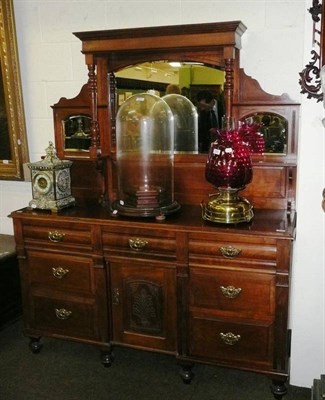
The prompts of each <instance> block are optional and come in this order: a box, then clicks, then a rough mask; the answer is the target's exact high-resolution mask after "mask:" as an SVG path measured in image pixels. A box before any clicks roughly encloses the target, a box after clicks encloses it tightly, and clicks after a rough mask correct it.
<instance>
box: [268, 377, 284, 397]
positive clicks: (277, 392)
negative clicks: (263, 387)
mask: <svg viewBox="0 0 325 400" xmlns="http://www.w3.org/2000/svg"><path fill="white" fill-rule="evenodd" d="M271 392H272V394H273V396H274V398H275V399H277V400H281V399H282V397H283V396H285V395H286V394H287V392H288V389H287V387H286V385H285V383H284V382H283V381H276V380H273V381H272V385H271Z"/></svg>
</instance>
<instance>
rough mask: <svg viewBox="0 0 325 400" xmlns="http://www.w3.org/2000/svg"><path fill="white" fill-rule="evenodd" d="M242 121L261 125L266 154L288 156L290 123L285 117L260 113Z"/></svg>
mask: <svg viewBox="0 0 325 400" xmlns="http://www.w3.org/2000/svg"><path fill="white" fill-rule="evenodd" d="M242 121H245V122H247V123H252V122H254V123H257V124H260V125H261V128H260V132H261V133H262V135H263V137H264V141H265V153H268V154H270V153H271V154H281V155H285V154H287V140H288V121H287V120H286V119H285V118H284V117H282V116H281V115H279V114H275V113H269V112H259V113H254V114H252V115H248V116H246V117H245V118H242Z"/></svg>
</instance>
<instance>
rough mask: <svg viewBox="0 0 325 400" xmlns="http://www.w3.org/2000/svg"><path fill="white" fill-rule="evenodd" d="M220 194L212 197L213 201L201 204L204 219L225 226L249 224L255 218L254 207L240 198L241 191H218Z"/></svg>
mask: <svg viewBox="0 0 325 400" xmlns="http://www.w3.org/2000/svg"><path fill="white" fill-rule="evenodd" d="M218 190H219V193H217V194H212V195H210V197H211V199H210V200H209V201H208V202H207V203H206V204H205V203H204V202H202V203H201V207H202V218H203V219H204V220H206V221H212V222H218V223H223V224H237V223H240V222H249V221H250V220H251V219H252V218H253V216H254V213H253V206H252V205H251V204H250V203H249V201H248V200H247V199H245V198H243V197H240V196H238V192H239V191H240V190H242V188H241V189H218Z"/></svg>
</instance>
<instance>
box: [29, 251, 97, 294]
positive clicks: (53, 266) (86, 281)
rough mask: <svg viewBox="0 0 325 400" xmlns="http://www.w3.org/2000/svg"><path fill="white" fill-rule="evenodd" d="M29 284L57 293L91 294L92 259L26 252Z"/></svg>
mask: <svg viewBox="0 0 325 400" xmlns="http://www.w3.org/2000/svg"><path fill="white" fill-rule="evenodd" d="M27 255H28V267H29V271H28V275H29V282H30V284H31V285H32V287H33V286H35V285H39V286H41V287H46V288H50V289H53V290H59V291H73V292H87V293H91V292H92V281H93V279H92V265H93V262H92V259H91V258H87V257H78V256H68V255H64V254H52V253H45V252H44V253H40V252H36V251H28V253H27Z"/></svg>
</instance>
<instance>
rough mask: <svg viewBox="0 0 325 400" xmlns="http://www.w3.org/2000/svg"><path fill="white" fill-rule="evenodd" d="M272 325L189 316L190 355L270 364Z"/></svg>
mask: <svg viewBox="0 0 325 400" xmlns="http://www.w3.org/2000/svg"><path fill="white" fill-rule="evenodd" d="M272 336H273V325H268V324H262V323H261V324H258V323H254V324H250V323H236V322H229V321H225V320H222V319H220V320H218V319H208V318H201V317H191V319H190V355H191V356H195V357H203V358H205V359H209V360H216V361H221V362H222V361H223V362H227V361H229V362H230V363H232V364H234V363H236V362H238V363H240V364H244V365H245V364H246V365H249V364H251V363H254V362H255V363H256V362H257V363H263V364H268V365H271V358H272V346H271V344H272V343H273V337H272Z"/></svg>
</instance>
